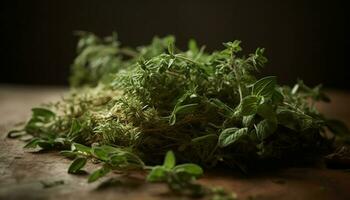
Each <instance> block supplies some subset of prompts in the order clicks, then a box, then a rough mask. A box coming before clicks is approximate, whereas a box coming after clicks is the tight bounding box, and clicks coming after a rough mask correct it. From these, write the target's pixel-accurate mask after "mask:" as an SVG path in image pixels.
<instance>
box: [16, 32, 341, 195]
mask: <svg viewBox="0 0 350 200" xmlns="http://www.w3.org/2000/svg"><path fill="white" fill-rule="evenodd" d="M79 34H80V36H81V38H80V40H79V43H78V48H77V52H78V56H77V58H76V59H75V61H74V63H73V65H72V75H71V77H70V82H71V86H72V89H71V94H70V95H69V96H67V97H65V98H64V99H62V101H60V102H57V103H54V104H50V105H47V106H46V107H42V108H33V110H32V111H33V115H32V118H31V119H30V120H29V121H28V123H27V124H26V126H25V128H24V129H23V130H22V131H23V132H24V133H25V134H26V135H31V136H32V137H33V139H31V140H30V141H29V143H28V144H27V145H26V147H41V148H44V149H60V150H63V151H62V152H61V153H62V154H63V155H65V156H67V157H71V158H75V160H74V161H73V164H72V165H71V167H70V168H69V172H70V173H76V172H78V171H79V170H80V169H81V168H82V167H83V166H84V165H85V163H86V161H87V159H96V160H99V161H100V162H102V163H103V167H102V168H101V169H99V170H97V171H95V172H94V173H92V174H91V176H90V178H89V181H95V180H97V179H98V178H99V177H101V176H103V175H105V174H107V173H108V172H110V171H112V170H121V169H122V170H127V169H140V168H145V167H146V166H147V165H155V164H160V163H162V161H163V157H164V155H165V154H166V152H168V151H169V150H172V152H174V154H175V155H176V157H177V159H178V161H179V162H180V163H188V162H190V163H196V164H198V165H200V166H203V167H214V166H217V165H221V164H223V165H227V166H229V167H238V168H239V169H241V170H246V168H247V167H248V168H249V167H250V166H253V164H256V163H265V162H267V161H268V163H276V164H277V163H289V164H290V163H294V162H296V161H300V160H304V159H306V158H314V157H318V156H322V155H324V154H326V153H329V151H331V149H332V143H333V141H334V139H335V138H336V137H342V136H344V135H346V129H345V128H344V126H343V125H342V124H341V123H340V122H339V121H336V120H330V119H327V118H325V117H324V116H323V115H322V114H320V113H319V112H318V111H317V109H316V107H315V102H317V101H329V98H328V97H327V96H326V95H325V94H324V93H323V92H322V91H321V86H317V87H315V88H310V87H308V86H306V85H305V84H304V83H303V82H302V81H298V83H297V84H296V85H295V86H294V87H293V88H290V87H288V86H280V85H278V84H277V78H276V77H275V76H268V77H263V78H261V79H257V78H256V77H255V73H256V72H258V71H259V69H260V68H261V67H263V65H264V64H265V63H266V62H267V59H266V58H265V57H264V56H263V52H264V49H261V48H258V49H256V51H255V52H254V53H251V54H249V55H248V56H241V55H240V51H241V50H242V48H241V46H240V41H234V42H227V43H224V46H225V49H224V50H221V51H215V52H213V53H207V52H205V51H204V47H202V48H199V47H198V46H197V44H196V42H195V41H194V40H190V41H189V44H188V50H187V51H181V50H180V49H178V48H176V47H175V46H174V42H175V39H174V37H172V36H168V37H164V38H158V37H155V38H154V39H153V41H152V43H151V44H150V45H148V46H141V47H138V48H136V49H132V48H126V47H122V46H121V45H120V43H119V42H118V41H117V38H116V35H115V34H114V35H113V36H112V37H107V38H104V39H101V38H98V37H97V36H95V35H93V34H91V33H85V32H80V33H79ZM327 130H331V131H332V134H331V135H329V134H326V131H327ZM12 134H15V132H12ZM17 134H18V133H17ZM171 154H173V153H171ZM172 165H173V164H171V166H170V167H169V166H165V167H159V166H158V167H155V168H153V170H152V172H151V174H150V176H149V177H148V179H149V180H151V181H152V180H165V179H163V178H162V176H164V174H166V173H170V171H171V170H174V171H181V172H185V174H187V175H190V176H185V177H186V180H192V179H193V178H195V177H197V176H198V175H200V174H201V173H202V170H201V168H200V167H199V166H198V165H194V164H190V165H187V166H185V167H183V166H182V168H181V166H180V167H178V168H176V167H175V168H174V169H172V168H173V166H172ZM146 168H147V167H146ZM152 174H153V175H152ZM171 174H174V173H171ZM175 174H176V173H175ZM180 174H181V173H180ZM151 175H152V176H151ZM179 177H180V176H178V177H177V178H179ZM181 177H182V176H181ZM175 179H176V178H175ZM167 180H169V179H167ZM176 180H177V179H176ZM185 182H186V181H185ZM187 182H188V181H187ZM173 183H174V182H172V181H171V184H170V186H171V187H173V188H178V185H176V184H173ZM175 183H176V181H175ZM186 187H187V186H186ZM180 188H181V187H180Z"/></svg>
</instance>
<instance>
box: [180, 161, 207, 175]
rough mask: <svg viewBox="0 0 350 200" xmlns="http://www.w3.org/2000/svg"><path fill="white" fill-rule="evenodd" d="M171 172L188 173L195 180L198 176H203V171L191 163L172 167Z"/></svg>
mask: <svg viewBox="0 0 350 200" xmlns="http://www.w3.org/2000/svg"><path fill="white" fill-rule="evenodd" d="M173 171H174V172H176V173H178V172H185V173H188V174H190V175H192V176H194V177H196V178H198V177H199V176H201V175H202V174H203V169H202V168H201V167H200V166H199V165H196V164H193V163H186V164H181V165H177V166H175V167H174V169H173Z"/></svg>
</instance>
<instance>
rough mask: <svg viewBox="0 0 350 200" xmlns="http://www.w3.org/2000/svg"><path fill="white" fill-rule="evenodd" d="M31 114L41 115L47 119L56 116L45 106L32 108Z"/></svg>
mask: <svg viewBox="0 0 350 200" xmlns="http://www.w3.org/2000/svg"><path fill="white" fill-rule="evenodd" d="M32 115H33V116H34V117H42V118H44V119H49V118H52V117H55V116H56V114H55V113H54V112H52V111H51V110H49V109H46V108H32Z"/></svg>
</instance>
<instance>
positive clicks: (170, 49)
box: [168, 42, 175, 55]
mask: <svg viewBox="0 0 350 200" xmlns="http://www.w3.org/2000/svg"><path fill="white" fill-rule="evenodd" d="M174 52H175V45H174V42H169V44H168V53H169V54H170V55H174Z"/></svg>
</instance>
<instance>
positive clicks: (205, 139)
mask: <svg viewBox="0 0 350 200" xmlns="http://www.w3.org/2000/svg"><path fill="white" fill-rule="evenodd" d="M209 138H210V139H211V140H214V139H215V140H217V138H218V136H217V135H216V134H207V135H202V136H199V137H196V138H193V139H192V140H191V142H192V143H199V142H203V141H207V140H208V139H209Z"/></svg>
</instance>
